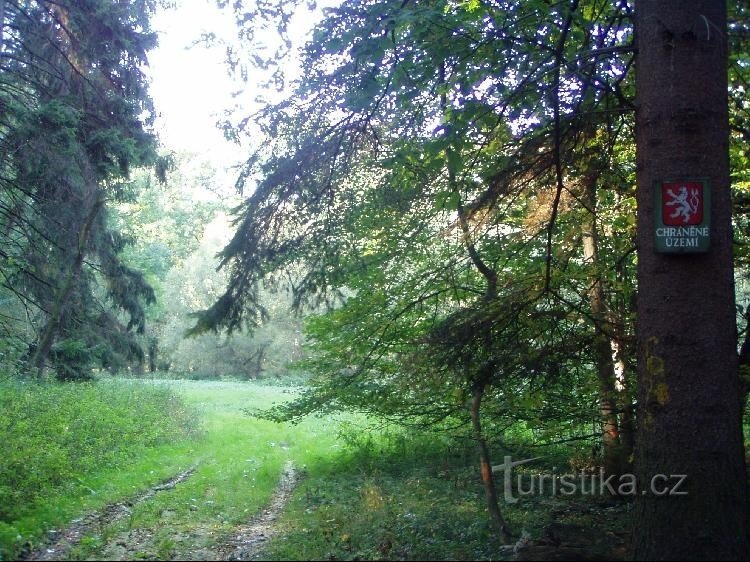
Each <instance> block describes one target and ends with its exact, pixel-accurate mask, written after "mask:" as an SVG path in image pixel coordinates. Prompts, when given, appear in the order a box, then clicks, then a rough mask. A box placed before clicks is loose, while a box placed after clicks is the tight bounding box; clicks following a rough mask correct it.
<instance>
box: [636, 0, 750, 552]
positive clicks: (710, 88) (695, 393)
mask: <svg viewBox="0 0 750 562" xmlns="http://www.w3.org/2000/svg"><path fill="white" fill-rule="evenodd" d="M636 47H637V52H638V59H637V77H636V86H637V100H636V101H637V112H636V145H637V182H638V291H639V292H638V326H637V334H638V408H639V410H638V433H637V439H636V473H637V477H638V482H639V486H640V490H639V492H638V494H637V496H636V509H635V532H634V541H633V548H634V555H635V558H636V559H639V560H641V559H643V560H665V559H681V560H706V559H712V560H713V559H716V560H723V559H747V558H750V548H749V546H748V545H749V542H748V490H747V474H746V472H745V464H744V459H743V446H742V431H741V416H740V408H739V405H740V398H739V380H738V372H737V348H736V345H737V331H736V325H735V306H734V279H733V266H732V230H731V202H730V192H729V162H728V117H727V76H726V65H727V44H726V10H725V3H724V2H723V1H721V0H639V1H638V4H637V7H636ZM671 178H672V179H690V178H704V179H706V180H708V182H709V185H710V186H711V188H712V205H711V207H712V209H711V228H710V236H711V242H710V249H709V250H708V251H707V252H705V253H689V254H659V253H656V252H655V243H654V228H655V221H656V217H657V216H658V214H657V209H655V205H654V197H655V193H654V190H655V189H656V188H657V187H659V184H658V182H659V181H660V180H668V179H671ZM659 189H660V187H659ZM676 474H684V475H686V479H685V481H684V483H683V485H682V486H680V488H679V492H683V493H684V495H669V494H666V495H657V493H658V492H661V491H663V489H664V488H665V487H666V486H667V485H674V484H675V483H676V479H674V478H669V475H676ZM659 475H665V476H666V477H667V478H669V479H668V480H663V478H664V477H663V476H659Z"/></svg>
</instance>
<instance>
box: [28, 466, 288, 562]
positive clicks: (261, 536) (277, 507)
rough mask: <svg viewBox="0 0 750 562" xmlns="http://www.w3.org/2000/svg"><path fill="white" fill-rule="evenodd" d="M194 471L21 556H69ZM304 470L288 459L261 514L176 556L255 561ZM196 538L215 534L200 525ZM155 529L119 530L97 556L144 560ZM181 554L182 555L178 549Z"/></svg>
mask: <svg viewBox="0 0 750 562" xmlns="http://www.w3.org/2000/svg"><path fill="white" fill-rule="evenodd" d="M194 472H195V468H191V469H189V470H186V471H184V472H181V473H179V474H177V475H175V476H173V477H172V478H169V479H168V480H165V481H163V482H161V483H159V484H157V485H156V486H153V487H152V488H149V489H148V490H146V491H145V492H142V493H141V494H139V495H138V496H136V497H134V498H131V499H129V500H124V501H122V502H118V503H114V504H111V505H108V506H107V507H105V508H104V509H102V510H100V511H98V512H95V513H92V514H89V515H87V516H85V517H82V518H81V519H78V520H76V521H73V522H72V523H71V524H70V526H68V527H67V528H65V529H62V530H60V531H57V532H55V533H54V538H53V540H52V542H51V543H49V544H47V545H45V546H44V547H40V548H38V549H36V550H34V551H32V552H30V553H28V554H26V555H25V556H23V557H21V558H20V559H21V560H65V559H67V558H68V557H69V555H70V551H71V549H73V548H74V547H76V546H77V545H78V544H80V543H81V541H82V540H83V539H84V538H85V537H88V536H92V535H97V534H100V533H101V532H102V530H103V529H104V528H105V527H107V526H110V525H112V524H113V523H116V522H117V521H119V520H121V519H122V518H124V517H126V516H128V515H129V514H130V512H131V508H132V507H133V506H135V505H137V504H140V503H142V502H145V501H148V500H149V499H151V498H153V497H154V495H155V494H156V493H157V492H160V491H162V490H168V489H172V488H174V487H175V486H176V485H177V484H179V483H180V482H183V481H184V480H186V479H187V478H189V477H190V476H191V475H192V474H193V473H194ZM299 480H300V472H299V471H298V470H297V469H296V468H295V466H294V464H293V463H292V462H291V461H287V463H286V464H285V465H284V468H283V471H282V473H281V478H280V480H279V484H278V486H277V487H276V489H275V490H274V493H273V495H272V496H271V499H270V500H269V502H268V504H267V505H266V506H265V507H264V508H263V509H262V510H261V512H260V513H259V514H258V515H256V516H255V517H253V518H252V519H250V520H249V521H248V522H247V523H245V524H242V525H239V526H237V527H235V528H234V529H233V530H232V531H231V533H228V534H227V535H224V536H222V537H219V538H218V540H217V541H216V542H215V543H214V544H210V545H205V544H203V545H199V544H198V543H199V542H201V541H199V540H198V541H196V544H195V545H190V544H189V543H188V544H187V545H185V544H184V543H183V548H181V549H180V552H179V554H178V555H177V557H176V559H179V560H255V559H257V556H258V555H259V554H260V552H261V550H262V548H263V546H264V545H265V543H266V541H267V540H268V539H270V538H271V537H273V536H274V535H275V534H276V533H277V526H276V521H277V519H278V517H279V515H280V514H281V512H282V511H283V509H284V507H286V504H287V503H288V502H289V500H290V498H291V496H292V493H293V492H294V489H295V487H296V486H297V483H298V482H299ZM191 534H192V535H193V536H194V537H205V536H206V535H208V534H210V532H207V530H206V529H200V528H196V529H194V530H193V532H192V533H191ZM155 535H156V533H155V532H154V531H153V530H150V529H143V528H140V529H132V530H128V531H125V532H122V533H118V534H116V535H114V536H113V537H111V538H110V539H109V540H108V541H107V542H106V544H104V545H103V547H102V549H101V551H100V555H98V556H96V557H95V559H97V560H133V559H140V558H141V555H140V553H144V552H149V551H153V550H154V544H153V539H154V537H155ZM175 554H177V553H175Z"/></svg>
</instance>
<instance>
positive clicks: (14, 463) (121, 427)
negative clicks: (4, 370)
mask: <svg viewBox="0 0 750 562" xmlns="http://www.w3.org/2000/svg"><path fill="white" fill-rule="evenodd" d="M196 428H197V419H196V417H195V415H194V414H193V412H192V410H191V409H189V408H187V407H186V406H185V405H184V403H183V402H182V400H180V399H179V398H178V397H177V396H176V395H175V394H174V393H173V392H172V391H170V390H169V389H167V388H165V387H162V386H157V385H153V384H144V383H143V382H140V381H138V382H136V381H132V382H128V381H122V380H106V381H100V382H90V383H80V384H56V383H47V384H38V383H29V382H20V381H13V380H6V381H2V382H0V443H1V444H2V454H0V555H1V554H2V552H3V551H5V552H6V555H7V553H8V552H12V551H13V547H14V545H15V544H16V543H17V541H18V540H19V537H20V535H19V530H18V529H17V528H16V526H14V525H13V522H14V521H15V520H17V519H19V518H22V517H23V516H24V515H26V514H28V513H30V512H31V511H33V510H34V509H35V508H36V507H37V504H38V503H39V502H43V501H44V500H46V499H47V498H48V497H49V496H51V495H53V494H55V493H58V492H60V491H61V490H63V489H64V490H65V491H66V492H67V493H69V494H73V495H75V494H76V493H77V491H80V492H84V493H88V492H89V491H91V492H93V490H89V489H88V487H87V477H88V476H89V475H91V474H94V473H96V472H97V471H100V470H102V469H104V468H108V467H113V466H116V467H122V466H127V465H128V464H129V463H132V462H134V461H135V460H136V459H137V458H138V457H140V456H142V455H143V453H144V452H145V451H146V450H148V449H149V448H150V447H154V446H156V445H159V444H164V443H172V442H177V441H182V440H185V439H186V438H189V437H191V436H192V435H193V434H194V433H195V432H196Z"/></svg>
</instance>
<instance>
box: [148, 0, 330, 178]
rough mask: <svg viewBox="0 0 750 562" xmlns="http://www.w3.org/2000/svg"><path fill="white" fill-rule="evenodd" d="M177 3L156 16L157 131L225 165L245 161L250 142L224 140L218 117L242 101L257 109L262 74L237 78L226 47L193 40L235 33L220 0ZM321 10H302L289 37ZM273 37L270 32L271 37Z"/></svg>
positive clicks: (295, 37) (170, 144)
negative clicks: (232, 75) (218, 4)
mask: <svg viewBox="0 0 750 562" xmlns="http://www.w3.org/2000/svg"><path fill="white" fill-rule="evenodd" d="M334 3H337V2H336V0H327V1H323V2H319V5H321V6H322V5H331V4H334ZM176 5H177V6H176V8H173V9H164V8H161V7H160V8H159V9H158V11H157V13H156V15H155V17H154V19H153V21H152V28H153V29H154V30H155V31H156V32H157V33H158V34H159V46H158V47H157V48H156V49H154V50H153V51H151V52H150V54H149V67H148V68H147V69H146V72H147V74H148V75H149V77H150V80H151V88H150V89H151V95H152V97H153V99H154V104H155V106H156V110H157V120H156V128H157V132H158V133H159V137H160V139H161V141H162V143H163V144H164V145H165V147H166V148H168V149H171V150H175V151H184V152H190V153H194V154H195V155H196V156H197V157H198V158H200V159H205V160H208V161H209V162H211V163H212V164H213V165H214V166H216V167H217V168H218V169H220V170H222V169H225V168H227V167H229V166H232V165H233V164H237V163H239V162H241V161H242V160H243V158H244V157H246V156H247V155H248V154H249V151H250V150H251V147H250V146H249V144H248V145H246V146H243V147H238V146H237V145H235V144H233V143H231V142H229V141H227V140H225V138H224V135H223V133H222V131H221V130H219V129H218V128H217V127H216V122H217V120H219V119H221V118H222V116H223V112H224V110H225V109H227V108H229V107H232V106H233V105H235V104H239V105H240V106H241V107H242V110H241V111H242V114H243V115H248V114H250V113H251V112H252V111H253V110H254V109H257V106H256V105H254V103H255V102H254V100H255V98H256V97H257V95H258V94H259V93H261V90H260V89H259V88H260V86H259V84H258V83H257V82H260V81H262V77H260V76H258V77H257V79H256V82H254V81H253V80H252V79H251V80H249V81H248V82H247V83H244V84H243V83H242V82H240V81H239V80H233V79H232V78H230V76H229V73H228V71H227V66H226V64H225V51H224V48H223V47H221V46H216V47H212V48H208V47H206V46H205V45H203V44H198V45H193V44H194V42H195V41H196V40H198V39H199V38H200V37H201V35H202V34H203V33H211V32H213V33H215V34H216V35H217V36H220V37H223V38H227V39H231V38H234V37H235V36H236V28H235V24H234V19H233V16H232V15H231V14H229V13H227V12H224V11H222V10H220V9H219V8H217V7H216V1H215V0H177V1H176ZM320 14H321V11H320V8H319V9H318V10H317V11H316V12H315V13H311V12H308V11H307V10H303V11H302V12H301V13H300V14H299V17H296V18H294V20H293V22H292V26H291V27H292V31H291V32H290V38H291V39H292V41H293V42H294V43H295V44H297V43H302V41H303V38H304V36H305V33H306V32H307V31H309V29H310V28H311V25H312V23H313V22H314V21H316V20H317V19H318V18H319V17H320ZM274 39H275V37H269V40H270V41H273V40H274ZM191 45H192V46H191ZM295 62H296V61H291V62H290V65H289V66H287V67H286V68H285V71H286V72H287V73H291V74H294V73H295V72H298V69H296V68H295V66H296V65H295ZM243 89H244V92H243V94H242V95H240V96H238V97H237V98H233V97H232V93H233V92H237V91H239V90H243ZM266 95H267V94H266Z"/></svg>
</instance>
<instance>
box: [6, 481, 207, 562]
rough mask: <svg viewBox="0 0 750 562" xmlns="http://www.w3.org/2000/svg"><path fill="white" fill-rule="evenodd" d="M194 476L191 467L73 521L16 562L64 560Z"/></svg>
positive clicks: (54, 532)
mask: <svg viewBox="0 0 750 562" xmlns="http://www.w3.org/2000/svg"><path fill="white" fill-rule="evenodd" d="M194 473H195V467H191V468H189V469H187V470H184V471H182V472H180V473H178V474H175V475H174V476H172V477H170V478H168V479H166V480H163V481H162V482H160V483H159V484H157V485H155V486H152V487H151V488H149V489H148V490H146V491H144V492H141V493H140V494H138V495H137V496H135V497H132V498H129V499H126V500H123V501H121V502H117V503H113V504H110V505H108V506H106V507H104V508H103V509H101V510H99V511H96V512H94V513H91V514H88V515H85V516H83V517H81V518H80V519H76V520H74V521H72V522H71V523H70V525H68V526H67V527H66V528H64V529H61V530H59V531H53V532H51V533H50V535H51V542H49V543H48V544H46V545H44V546H42V547H39V548H37V549H34V550H32V551H31V552H29V553H27V554H25V555H23V556H21V557H20V558H19V560H61V559H65V558H66V556H67V554H68V552H69V551H70V549H72V548H73V547H75V546H77V545H78V544H79V543H80V542H81V540H82V539H83V538H84V537H86V536H89V535H91V534H92V533H95V532H98V531H99V530H100V529H102V528H104V527H105V526H108V525H111V524H112V523H115V522H116V521H119V520H120V519H122V518H123V517H126V516H127V515H129V514H130V512H131V509H132V507H133V506H135V505H138V504H140V503H143V502H144V501H147V500H149V499H151V498H153V497H154V496H155V495H156V494H157V493H158V492H161V491H163V490H171V489H172V488H174V487H175V486H176V485H177V484H179V483H181V482H183V481H184V480H186V479H188V478H190V477H191V476H192V475H193V474H194Z"/></svg>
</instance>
